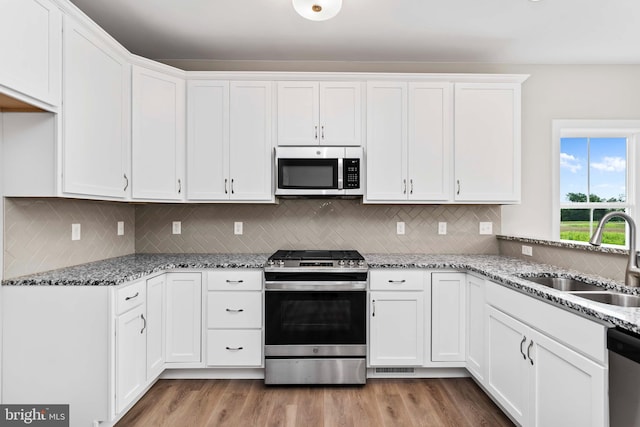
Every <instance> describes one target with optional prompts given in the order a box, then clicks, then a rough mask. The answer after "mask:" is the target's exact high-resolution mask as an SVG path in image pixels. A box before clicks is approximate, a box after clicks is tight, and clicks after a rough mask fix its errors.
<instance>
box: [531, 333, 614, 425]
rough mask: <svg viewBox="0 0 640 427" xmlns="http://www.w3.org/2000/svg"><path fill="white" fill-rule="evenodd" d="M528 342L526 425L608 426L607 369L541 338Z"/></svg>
mask: <svg viewBox="0 0 640 427" xmlns="http://www.w3.org/2000/svg"><path fill="white" fill-rule="evenodd" d="M531 340H532V341H533V342H534V344H533V345H532V348H531V349H530V351H529V356H530V358H529V359H528V360H527V362H528V363H529V365H530V366H529V367H530V371H531V373H532V376H533V380H532V390H531V397H532V401H531V403H532V404H531V416H532V419H530V420H529V425H532V426H536V427H544V426H553V425H556V426H591V427H597V426H606V425H608V422H609V416H608V411H607V407H608V395H607V392H606V390H607V381H608V371H607V369H606V368H605V367H603V366H600V365H598V364H596V363H594V362H592V361H591V360H589V359H587V358H586V357H584V356H582V355H579V354H578V353H576V352H574V351H573V350H570V349H568V348H567V347H565V346H564V345H562V344H560V343H558V342H557V341H555V340H552V339H550V338H548V337H547V336H545V335H542V334H539V333H535V334H533V335H532V336H531ZM527 347H528V346H527Z"/></svg>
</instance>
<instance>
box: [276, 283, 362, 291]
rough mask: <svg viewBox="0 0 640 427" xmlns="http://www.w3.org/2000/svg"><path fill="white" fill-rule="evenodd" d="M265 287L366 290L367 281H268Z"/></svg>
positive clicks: (304, 289)
mask: <svg viewBox="0 0 640 427" xmlns="http://www.w3.org/2000/svg"><path fill="white" fill-rule="evenodd" d="M264 288H265V290H267V291H365V290H366V289H367V282H366V281H353V282H323V281H290V282H289V281H273V282H272V281H268V282H265V283H264Z"/></svg>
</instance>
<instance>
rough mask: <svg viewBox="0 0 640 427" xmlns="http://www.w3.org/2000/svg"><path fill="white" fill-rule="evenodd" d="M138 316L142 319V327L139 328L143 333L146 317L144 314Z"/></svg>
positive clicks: (145, 327)
mask: <svg viewBox="0 0 640 427" xmlns="http://www.w3.org/2000/svg"><path fill="white" fill-rule="evenodd" d="M140 318H141V319H142V322H143V323H142V329H140V333H141V334H143V333H144V330H145V329H147V319H145V318H144V314H141V315H140Z"/></svg>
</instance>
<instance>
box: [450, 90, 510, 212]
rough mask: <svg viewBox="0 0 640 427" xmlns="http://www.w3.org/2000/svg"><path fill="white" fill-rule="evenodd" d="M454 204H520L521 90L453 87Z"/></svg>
mask: <svg viewBox="0 0 640 427" xmlns="http://www.w3.org/2000/svg"><path fill="white" fill-rule="evenodd" d="M454 121H455V156H454V160H455V186H456V188H455V200H456V201H460V202H503V203H516V202H519V201H520V84H518V83H456V84H455V120H454Z"/></svg>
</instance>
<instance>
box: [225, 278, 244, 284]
mask: <svg viewBox="0 0 640 427" xmlns="http://www.w3.org/2000/svg"><path fill="white" fill-rule="evenodd" d="M227 283H231V284H238V283H244V280H228V279H227Z"/></svg>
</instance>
